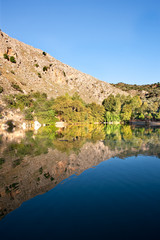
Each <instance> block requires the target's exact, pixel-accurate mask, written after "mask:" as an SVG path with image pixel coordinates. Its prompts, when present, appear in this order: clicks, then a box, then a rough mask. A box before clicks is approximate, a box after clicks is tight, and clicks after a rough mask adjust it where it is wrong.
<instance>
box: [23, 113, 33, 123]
mask: <svg viewBox="0 0 160 240" xmlns="http://www.w3.org/2000/svg"><path fill="white" fill-rule="evenodd" d="M25 120H30V121H31V120H33V115H32V113H30V112H28V113H26V115H25Z"/></svg>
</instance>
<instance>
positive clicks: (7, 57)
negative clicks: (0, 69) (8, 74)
mask: <svg viewBox="0 0 160 240" xmlns="http://www.w3.org/2000/svg"><path fill="white" fill-rule="evenodd" d="M3 57H4V59H7V60H8V61H9V56H8V54H7V53H4V54H3Z"/></svg>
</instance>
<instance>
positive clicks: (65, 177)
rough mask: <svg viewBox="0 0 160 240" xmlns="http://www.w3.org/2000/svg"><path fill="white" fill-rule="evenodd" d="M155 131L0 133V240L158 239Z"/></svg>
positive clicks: (159, 156) (159, 152)
mask: <svg viewBox="0 0 160 240" xmlns="http://www.w3.org/2000/svg"><path fill="white" fill-rule="evenodd" d="M159 225H160V128H145V127H143V128H142V127H136V126H134V127H131V126H128V125H122V126H120V125H108V126H103V125H88V126H72V127H68V128H65V129H59V130H57V129H55V127H54V126H53V127H52V126H48V127H43V128H40V129H39V130H38V131H36V132H34V131H31V130H29V131H26V132H24V131H22V130H15V131H14V132H7V131H4V132H1V134H0V237H1V239H5V240H6V239H16V240H19V239H56V240H57V239H58V240H59V239H109V240H110V239H111V240H112V239H116V240H117V239H123V240H124V239H126V240H130V239H147V238H148V239H159V237H158V236H159V235H160V228H159Z"/></svg>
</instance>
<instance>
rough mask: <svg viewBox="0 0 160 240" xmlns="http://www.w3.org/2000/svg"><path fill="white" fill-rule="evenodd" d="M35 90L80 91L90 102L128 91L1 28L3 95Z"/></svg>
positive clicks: (0, 91)
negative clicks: (83, 70) (71, 65)
mask: <svg viewBox="0 0 160 240" xmlns="http://www.w3.org/2000/svg"><path fill="white" fill-rule="evenodd" d="M33 91H40V92H45V93H47V95H48V96H49V97H53V98H55V97H57V96H59V95H64V94H65V93H69V94H70V95H72V94H73V93H75V92H78V93H79V95H80V96H81V97H82V98H83V100H85V101H86V102H87V103H90V102H93V101H94V102H97V103H101V102H102V101H103V100H104V98H106V97H107V96H108V95H109V94H111V93H112V94H117V93H120V94H125V95H126V94H127V93H126V92H124V91H122V90H120V89H117V88H116V87H114V86H111V85H110V84H109V83H106V82H103V81H100V80H98V79H96V78H94V77H92V76H90V75H87V74H85V73H82V72H80V71H78V70H76V69H74V68H72V67H70V66H68V65H66V64H63V63H61V62H60V61H58V60H56V59H55V58H53V57H51V56H50V55H49V54H48V53H45V52H43V51H42V50H39V49H36V48H34V47H31V46H29V45H27V44H24V43H22V42H20V41H18V40H16V39H13V38H11V37H9V36H8V35H7V34H5V33H3V32H2V31H0V97H2V96H3V95H4V94H15V93H18V92H23V93H29V92H33Z"/></svg>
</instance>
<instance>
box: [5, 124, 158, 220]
mask: <svg viewBox="0 0 160 240" xmlns="http://www.w3.org/2000/svg"><path fill="white" fill-rule="evenodd" d="M0 153H1V154H0V217H1V218H3V217H4V216H5V215H6V214H7V213H9V212H10V211H12V210H14V209H15V208H17V207H19V206H20V205H21V204H22V203H23V202H24V201H26V200H28V199H30V198H33V197H34V196H36V195H38V194H42V193H44V192H46V191H48V190H50V189H52V188H53V187H54V186H56V185H57V184H58V183H60V182H61V181H62V180H64V179H66V178H68V177H69V176H71V175H73V174H75V173H76V174H80V173H82V172H83V171H84V170H86V169H88V168H91V167H92V166H96V165H98V164H99V163H101V162H102V161H104V160H107V159H110V158H111V157H115V156H118V157H120V158H125V157H127V156H132V155H133V156H135V155H138V154H144V155H155V156H157V157H159V158H160V129H159V128H137V127H135V128H131V126H120V125H116V126H114V125H108V126H105V127H104V126H102V125H96V126H95V125H94V126H93V125H88V126H85V127H84V126H83V127H77V126H74V127H68V128H66V129H63V130H62V129H61V130H58V131H57V129H55V127H54V126H51V127H45V128H40V129H39V130H38V132H37V133H36V134H35V133H34V132H33V131H28V132H24V131H22V130H18V131H15V132H13V133H7V132H2V133H1V135H0Z"/></svg>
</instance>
